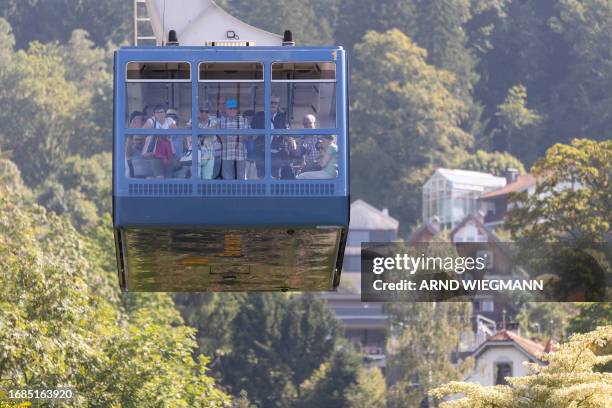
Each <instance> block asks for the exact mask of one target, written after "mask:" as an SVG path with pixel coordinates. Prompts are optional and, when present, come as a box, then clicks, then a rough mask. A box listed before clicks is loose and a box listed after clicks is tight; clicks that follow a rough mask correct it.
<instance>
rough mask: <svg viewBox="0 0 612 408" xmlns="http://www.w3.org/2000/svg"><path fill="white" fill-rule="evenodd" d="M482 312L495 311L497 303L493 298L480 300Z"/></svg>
mask: <svg viewBox="0 0 612 408" xmlns="http://www.w3.org/2000/svg"><path fill="white" fill-rule="evenodd" d="M480 311H481V312H493V311H495V303H493V301H492V300H483V301H482V302H480Z"/></svg>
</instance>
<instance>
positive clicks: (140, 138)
mask: <svg viewBox="0 0 612 408" xmlns="http://www.w3.org/2000/svg"><path fill="white" fill-rule="evenodd" d="M131 137H132V147H131V149H130V150H131V154H132V157H131V163H132V168H131V170H132V171H133V173H132V174H130V177H135V178H148V177H152V176H153V170H152V168H151V160H150V158H147V157H144V156H143V155H142V151H143V149H144V145H145V141H146V138H147V137H146V136H145V135H134V136H131Z"/></svg>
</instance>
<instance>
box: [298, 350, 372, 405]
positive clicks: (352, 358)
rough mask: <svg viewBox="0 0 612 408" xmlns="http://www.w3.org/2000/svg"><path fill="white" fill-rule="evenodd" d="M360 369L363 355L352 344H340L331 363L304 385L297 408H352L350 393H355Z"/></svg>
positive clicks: (318, 370) (316, 372)
mask: <svg viewBox="0 0 612 408" xmlns="http://www.w3.org/2000/svg"><path fill="white" fill-rule="evenodd" d="M360 370H362V369H361V356H360V355H359V354H358V353H357V352H356V351H355V350H354V349H353V347H352V345H351V344H349V343H348V342H343V343H339V345H338V346H337V347H336V348H335V350H334V352H333V354H332V356H331V358H330V360H329V361H327V362H325V363H323V364H321V366H320V367H319V368H318V369H317V370H315V371H314V373H313V374H312V376H311V377H310V378H308V379H307V380H306V381H304V383H303V384H302V385H301V386H300V394H301V395H302V400H301V401H300V402H299V403H298V404H297V407H300V408H301V407H304V408H305V407H309V408H310V407H312V408H315V407H339V408H341V407H350V406H351V405H350V400H349V395H348V394H349V392H351V391H354V390H355V388H354V387H355V386H356V385H357V381H358V379H359V373H360Z"/></svg>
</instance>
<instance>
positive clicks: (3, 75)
mask: <svg viewBox="0 0 612 408" xmlns="http://www.w3.org/2000/svg"><path fill="white" fill-rule="evenodd" d="M0 83H1V84H2V87H1V88H0V103H1V104H2V106H3V107H4V108H3V109H2V112H1V113H0V117H1V120H2V121H3V123H5V126H3V128H2V130H1V131H0V146H2V148H3V149H4V150H6V151H8V152H10V153H11V155H12V157H14V158H15V161H16V163H17V164H18V166H19V168H20V170H21V172H22V175H23V177H24V179H25V181H26V183H27V184H28V185H36V184H39V183H41V182H42V181H43V180H44V179H45V178H46V177H47V176H48V175H49V173H53V172H55V171H56V170H57V168H58V167H59V166H60V164H61V163H62V162H63V161H64V159H65V158H66V157H67V156H68V155H69V150H68V148H67V146H68V143H69V141H70V139H71V137H72V136H73V135H74V132H75V129H76V127H77V121H78V120H79V119H78V118H79V115H78V113H79V111H80V107H81V105H83V104H85V98H84V97H83V96H82V95H80V94H79V93H78V92H77V87H76V85H75V84H74V83H72V82H70V81H68V80H66V71H65V68H64V65H63V61H62V58H61V55H60V53H59V49H58V47H57V45H53V44H49V45H43V44H40V43H32V45H31V46H30V48H29V50H28V51H27V52H25V51H18V52H17V53H16V55H15V56H14V61H13V63H11V64H10V65H8V66H6V67H5V68H4V69H1V70H0Z"/></svg>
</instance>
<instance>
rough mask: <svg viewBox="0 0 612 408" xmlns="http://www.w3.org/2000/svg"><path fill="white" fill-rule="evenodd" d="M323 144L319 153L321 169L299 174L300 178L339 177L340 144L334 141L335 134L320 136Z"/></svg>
mask: <svg viewBox="0 0 612 408" xmlns="http://www.w3.org/2000/svg"><path fill="white" fill-rule="evenodd" d="M319 139H320V141H321V146H320V149H319V153H320V155H321V157H320V159H319V166H321V170H318V171H307V172H305V173H301V174H300V175H298V176H297V178H298V179H330V178H336V177H338V146H337V145H336V143H334V136H331V135H325V136H320V137H319Z"/></svg>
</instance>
